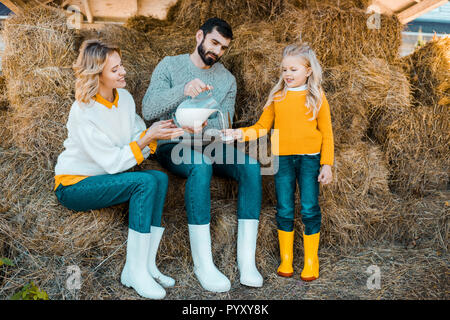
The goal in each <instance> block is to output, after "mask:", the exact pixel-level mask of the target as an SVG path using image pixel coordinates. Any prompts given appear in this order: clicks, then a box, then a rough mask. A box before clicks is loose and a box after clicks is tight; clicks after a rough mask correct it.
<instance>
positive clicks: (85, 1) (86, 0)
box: [83, 0, 94, 23]
mask: <svg viewBox="0 0 450 320" xmlns="http://www.w3.org/2000/svg"><path fill="white" fill-rule="evenodd" d="M83 6H84V10H85V12H86V17H87V20H88V22H89V23H92V22H94V16H93V15H92V11H91V7H90V5H89V0H83Z"/></svg>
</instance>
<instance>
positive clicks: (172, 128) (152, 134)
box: [137, 119, 184, 149]
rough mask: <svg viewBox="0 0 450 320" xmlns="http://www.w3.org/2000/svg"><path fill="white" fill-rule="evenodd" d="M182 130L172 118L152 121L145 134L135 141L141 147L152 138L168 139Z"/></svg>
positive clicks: (179, 133) (181, 132)
mask: <svg viewBox="0 0 450 320" xmlns="http://www.w3.org/2000/svg"><path fill="white" fill-rule="evenodd" d="M183 133H184V130H183V129H181V128H178V127H177V126H176V125H175V123H174V122H173V120H172V119H170V120H162V121H157V122H154V123H153V124H152V125H151V126H150V127H149V128H148V129H147V132H146V133H145V135H144V136H143V137H142V138H141V139H139V140H138V141H137V143H138V145H139V147H140V148H141V149H143V148H144V147H145V146H146V145H148V144H149V143H150V142H151V141H153V140H169V139H174V138H177V137H179V136H181V135H183Z"/></svg>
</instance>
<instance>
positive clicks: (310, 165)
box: [275, 154, 322, 235]
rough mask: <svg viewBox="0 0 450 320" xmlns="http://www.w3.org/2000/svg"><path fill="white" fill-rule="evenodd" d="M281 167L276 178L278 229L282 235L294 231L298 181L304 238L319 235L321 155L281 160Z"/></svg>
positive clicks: (281, 158) (291, 156) (295, 156)
mask: <svg viewBox="0 0 450 320" xmlns="http://www.w3.org/2000/svg"><path fill="white" fill-rule="evenodd" d="M278 161H279V167H278V172H277V173H276V174H275V189H276V194H277V215H276V220H277V225H278V229H280V230H283V231H288V232H290V231H292V230H294V212H295V189H296V181H298V185H299V188H300V198H301V199H300V204H301V207H302V208H301V214H302V221H303V223H304V225H305V234H306V235H311V234H315V233H317V232H319V231H320V225H321V219H322V216H321V212H320V207H319V182H318V181H317V178H318V176H319V173H320V154H317V155H287V156H278Z"/></svg>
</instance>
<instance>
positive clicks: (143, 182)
mask: <svg viewBox="0 0 450 320" xmlns="http://www.w3.org/2000/svg"><path fill="white" fill-rule="evenodd" d="M167 184H168V178H167V175H166V174H165V173H164V172H161V171H156V170H147V171H139V172H123V173H118V174H105V175H99V176H91V177H88V178H86V179H83V180H81V181H80V182H78V183H76V184H74V185H70V186H63V185H62V184H60V185H59V186H58V188H57V189H56V191H55V193H56V197H57V198H58V200H59V201H60V202H61V204H62V205H64V206H65V207H67V208H69V209H72V210H76V211H87V210H95V209H100V208H105V207H109V206H113V205H116V204H119V203H123V202H127V201H129V219H128V222H129V223H128V224H129V228H130V229H133V230H134V231H137V232H140V233H149V232H150V226H156V227H160V226H161V217H162V213H163V207H164V201H165V199H166V193H167Z"/></svg>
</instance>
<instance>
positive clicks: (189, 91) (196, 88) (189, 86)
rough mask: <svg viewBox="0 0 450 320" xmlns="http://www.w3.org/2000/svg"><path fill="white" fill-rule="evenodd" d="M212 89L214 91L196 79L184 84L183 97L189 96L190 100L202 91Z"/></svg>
mask: <svg viewBox="0 0 450 320" xmlns="http://www.w3.org/2000/svg"><path fill="white" fill-rule="evenodd" d="M212 89H214V88H213V87H212V86H210V85H206V84H205V83H204V82H203V81H202V80H200V79H198V78H196V79H194V80H192V81H189V82H188V83H186V85H185V86H184V95H185V96H190V97H191V98H195V97H196V96H198V95H199V94H200V93H202V92H203V91H207V90H212Z"/></svg>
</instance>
